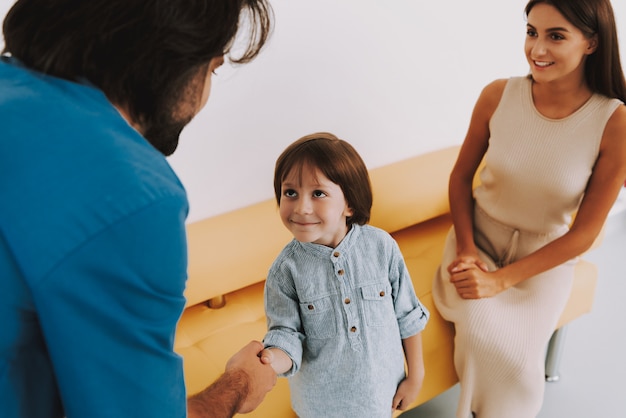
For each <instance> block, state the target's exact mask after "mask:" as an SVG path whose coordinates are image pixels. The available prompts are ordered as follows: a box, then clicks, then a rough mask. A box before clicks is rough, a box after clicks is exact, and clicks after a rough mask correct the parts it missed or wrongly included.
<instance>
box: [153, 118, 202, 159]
mask: <svg viewBox="0 0 626 418" xmlns="http://www.w3.org/2000/svg"><path fill="white" fill-rule="evenodd" d="M190 121H191V118H188V119H185V120H180V121H177V120H174V118H173V117H172V116H167V117H160V118H157V119H155V120H154V122H153V123H150V124H147V126H145V128H144V135H143V136H144V137H145V138H146V139H147V140H148V142H150V143H151V144H152V146H153V147H155V148H156V149H157V150H159V151H160V152H161V153H162V154H163V155H165V156H166V157H167V156H169V155H172V154H173V153H174V151H176V147H178V140H179V139H180V134H181V132H182V131H183V128H184V127H185V126H187V124H188V123H189V122H190Z"/></svg>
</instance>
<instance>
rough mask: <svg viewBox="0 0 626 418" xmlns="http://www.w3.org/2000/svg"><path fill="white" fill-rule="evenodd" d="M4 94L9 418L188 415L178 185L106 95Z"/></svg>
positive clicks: (2, 373) (1, 72)
mask: <svg viewBox="0 0 626 418" xmlns="http://www.w3.org/2000/svg"><path fill="white" fill-rule="evenodd" d="M0 92H1V94H0V287H1V289H2V290H1V291H0V318H2V320H1V321H2V322H1V324H2V325H1V326H0V416H2V417H3V418H14V417H15V418H17V417H20V418H22V417H28V418H53V417H54V418H56V417H62V416H64V414H65V415H67V417H68V418H73V417H78V418H82V417H90V418H99V417H115V418H119V417H142V418H143V417H167V418H172V417H184V416H185V415H186V396H185V388H184V381H183V370H182V361H181V359H180V357H179V356H178V355H176V354H175V353H174V351H173V338H174V332H175V327H176V323H177V321H178V319H179V317H180V314H181V312H182V309H183V306H184V303H185V300H184V297H183V290H184V286H185V280H186V246H185V227H184V222H185V217H186V214H187V198H186V195H185V191H184V189H183V187H182V185H181V184H180V182H179V181H178V179H177V177H176V175H175V174H174V172H173V171H172V170H171V168H170V166H169V165H168V163H167V161H166V160H165V158H164V157H163V156H162V155H161V154H160V153H159V152H158V151H157V150H156V149H155V148H153V147H152V146H151V145H150V144H149V143H148V142H147V141H146V140H145V139H144V138H143V137H142V136H141V135H139V134H138V133H137V132H136V131H135V130H134V129H132V128H131V127H130V126H129V125H128V124H127V122H126V121H125V120H124V119H123V118H122V117H121V116H120V115H119V113H118V112H117V110H116V109H115V108H114V107H113V106H112V105H111V103H110V102H109V101H108V100H107V99H106V97H105V96H104V95H103V94H102V92H101V91H99V90H97V89H95V88H93V87H90V86H85V85H81V84H78V83H73V82H69V81H65V80H61V79H58V78H54V77H49V76H45V75H42V74H39V73H36V72H32V71H29V70H27V69H25V68H23V67H21V66H20V65H18V64H17V63H16V62H15V60H11V59H8V58H6V57H5V58H2V59H1V60H0Z"/></svg>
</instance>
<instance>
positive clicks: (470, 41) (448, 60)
mask: <svg viewBox="0 0 626 418" xmlns="http://www.w3.org/2000/svg"><path fill="white" fill-rule="evenodd" d="M270 1H271V2H272V5H273V7H274V11H275V14H276V27H275V32H274V34H273V36H272V38H271V40H270V42H269V44H268V45H267V46H266V49H265V51H264V52H263V53H262V54H261V55H260V56H259V57H258V58H257V59H256V60H255V61H253V62H252V63H250V64H246V65H243V66H238V67H235V68H233V67H230V66H224V67H223V68H222V69H220V70H218V76H217V77H214V82H213V91H212V93H211V98H210V99H209V103H208V104H207V106H206V107H205V109H204V110H203V111H202V112H200V114H199V115H198V116H197V117H196V119H194V121H193V122H192V123H191V124H190V125H189V126H188V127H187V128H186V129H185V131H184V132H183V136H182V138H181V144H180V146H179V149H178V151H177V152H176V154H175V155H174V156H172V157H170V162H171V164H172V166H173V167H174V169H175V170H176V172H177V173H178V174H179V175H180V177H181V179H182V181H183V183H184V184H185V185H186V188H187V191H188V193H189V199H190V202H191V213H190V218H189V220H190V221H194V220H198V219H201V218H204V217H207V216H211V215H214V214H218V213H221V212H225V211H227V210H230V209H234V208H237V207H241V206H245V205H248V204H251V203H254V202H258V201H260V200H263V199H267V198H270V197H272V195H273V192H272V175H273V166H274V162H275V160H276V157H277V156H278V155H279V154H280V152H281V151H282V150H283V149H284V148H285V147H286V146H287V145H288V144H289V143H291V142H292V141H294V140H296V139H297V138H299V137H301V136H303V135H306V134H309V133H312V132H316V131H330V132H333V133H335V134H336V135H338V136H339V137H341V138H343V139H345V140H347V141H349V142H351V143H352V144H353V145H354V146H355V148H356V149H357V150H358V151H359V152H360V153H361V155H362V157H363V159H364V160H365V162H366V163H367V164H368V166H369V167H371V168H373V167H377V166H380V165H384V164H387V163H390V162H393V161H397V160H401V159H404V158H407V157H409V156H412V155H416V154H421V153H424V152H427V151H430V150H434V149H438V148H442V147H445V146H448V145H452V144H459V143H461V141H462V140H463V136H464V134H465V129H466V127H467V124H468V121H469V117H470V114H471V111H472V107H473V105H474V102H475V100H476V98H477V96H478V94H479V92H480V90H481V89H482V87H483V86H484V85H485V84H486V83H488V82H489V81H491V80H493V79H495V78H503V77H509V76H512V75H523V74H525V73H526V71H527V64H526V61H525V58H524V54H523V42H524V36H525V22H524V18H523V8H524V5H525V4H526V0H506V1H502V0H475V1H471V2H469V1H463V0H454V1H447V2H438V1H428V2H425V1H418V0H388V1H387V0H270ZM9 3H11V2H10V1H9V0H0V4H1V6H0V13H1V14H2V15H4V14H5V12H6V10H7V9H8V6H9ZM613 7H614V9H615V12H616V15H617V19H618V27H620V28H621V27H624V28H626V26H625V25H626V4H625V2H624V0H613ZM622 32H624V31H622ZM620 36H621V38H622V41H621V43H622V46H623V50H622V55H623V57H626V54H625V52H626V51H625V49H626V33H621V35H620ZM623 60H624V63H625V64H626V58H623ZM410 181H411V179H407V187H410Z"/></svg>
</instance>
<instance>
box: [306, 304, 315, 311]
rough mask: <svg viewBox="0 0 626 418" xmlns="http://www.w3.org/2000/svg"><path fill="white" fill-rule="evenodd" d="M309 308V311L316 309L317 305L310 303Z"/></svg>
mask: <svg viewBox="0 0 626 418" xmlns="http://www.w3.org/2000/svg"><path fill="white" fill-rule="evenodd" d="M307 308H309V311H313V310H315V306H313V305H309V306H307Z"/></svg>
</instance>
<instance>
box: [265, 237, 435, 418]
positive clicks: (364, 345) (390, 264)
mask: <svg viewBox="0 0 626 418" xmlns="http://www.w3.org/2000/svg"><path fill="white" fill-rule="evenodd" d="M265 311H266V314H267V322H268V332H267V334H266V336H265V339H264V344H265V346H266V347H278V348H280V349H282V350H283V351H285V352H286V353H287V354H288V355H289V357H291V359H292V360H293V367H292V369H291V370H290V371H289V372H288V373H287V374H286V376H287V377H288V378H289V385H290V389H291V402H292V406H293V409H294V411H295V412H296V413H297V414H298V416H299V417H301V418H320V417H324V418H332V417H337V418H339V417H341V418H349V417H358V418H363V417H367V418H377V417H390V416H391V404H392V400H393V396H394V394H395V392H396V389H397V386H398V384H399V383H400V382H401V381H402V379H404V377H405V369H404V351H403V348H402V339H403V338H408V337H411V336H413V335H415V334H417V333H419V332H420V331H422V330H423V329H424V327H425V326H426V322H427V321H428V317H429V313H428V311H427V310H426V308H425V307H424V306H422V304H421V303H420V302H419V301H418V299H417V297H416V296H415V291H414V289H413V283H412V282H411V278H410V277H409V273H408V271H407V269H406V265H405V263H404V259H403V257H402V254H401V253H400V249H399V248H398V245H397V243H396V242H395V241H394V239H393V238H392V237H391V236H390V235H389V234H388V233H387V232H385V231H383V230H381V229H378V228H375V227H372V226H369V225H365V226H359V225H353V226H352V228H351V229H350V231H349V232H348V234H347V235H346V237H345V238H344V239H343V241H342V242H341V243H340V244H339V246H337V248H334V249H333V248H329V247H325V246H322V245H317V244H311V243H301V242H298V241H296V240H293V241H291V242H290V243H289V244H287V246H286V247H285V248H284V249H283V251H282V252H281V253H280V255H279V256H278V258H277V259H276V260H275V261H274V264H273V265H272V267H271V269H270V271H269V275H268V277H267V282H266V285H265Z"/></svg>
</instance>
